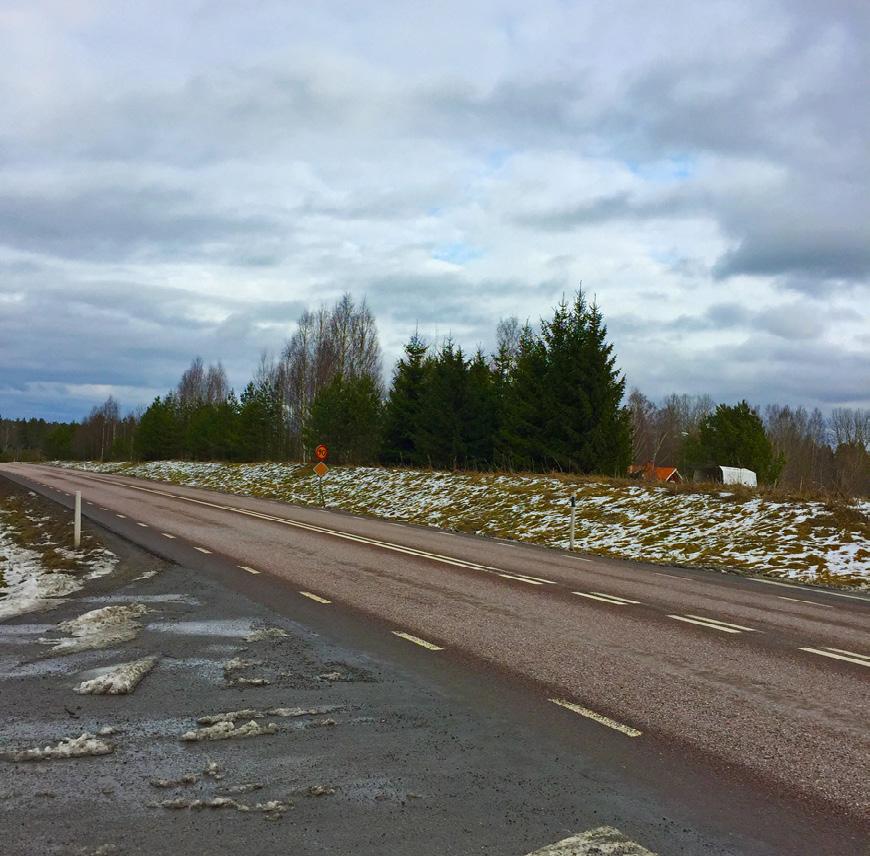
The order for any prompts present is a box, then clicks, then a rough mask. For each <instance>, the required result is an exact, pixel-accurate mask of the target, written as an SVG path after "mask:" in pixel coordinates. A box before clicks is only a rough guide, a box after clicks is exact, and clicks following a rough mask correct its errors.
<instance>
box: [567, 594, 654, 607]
mask: <svg viewBox="0 0 870 856" xmlns="http://www.w3.org/2000/svg"><path fill="white" fill-rule="evenodd" d="M571 594H578V595H580V597H588V598H589V599H590V600H600V601H601V602H602V603H610V604H612V605H613V606H628V604H630V603H640V601H639V600H628V598H625V597H617V596H616V595H614V594H604V593H603V592H600V591H572V592H571Z"/></svg>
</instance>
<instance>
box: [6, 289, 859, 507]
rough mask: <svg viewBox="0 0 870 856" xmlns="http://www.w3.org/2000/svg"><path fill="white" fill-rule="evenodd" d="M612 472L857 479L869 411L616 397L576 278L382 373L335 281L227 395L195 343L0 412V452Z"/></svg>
mask: <svg viewBox="0 0 870 856" xmlns="http://www.w3.org/2000/svg"><path fill="white" fill-rule="evenodd" d="M318 443H325V444H326V445H328V446H329V447H330V450H331V451H330V462H332V463H339V464H372V463H383V464H389V465H403V466H413V467H436V468H465V469H483V470H492V469H497V470H513V471H517V470H528V471H547V472H549V471H560V472H574V473H602V474H606V475H624V474H625V473H626V469H627V467H628V465H629V464H630V463H632V462H634V463H640V464H643V463H646V462H652V463H654V464H658V465H670V466H677V467H678V468H679V469H680V470H681V471H682V472H683V474H684V475H687V476H689V477H691V474H692V472H693V470H694V469H696V468H702V467H706V466H709V465H715V464H726V465H730V466H745V467H748V468H749V469H753V470H755V471H756V472H757V474H758V476H759V480H760V481H762V482H767V483H777V484H780V485H782V486H784V487H787V488H790V489H819V488H822V489H826V488H827V489H834V490H837V491H840V492H843V493H847V494H852V495H854V494H866V493H870V454H868V448H870V413H868V412H867V411H862V410H849V409H838V410H835V411H834V412H833V413H832V414H831V416H830V417H829V418H825V417H824V416H823V414H822V413H821V412H820V411H818V410H815V411H812V412H808V411H807V410H805V409H804V408H802V407H798V408H790V407H781V406H777V405H771V406H768V407H767V408H766V409H765V410H764V411H760V410H758V409H755V408H752V407H750V406H749V404H747V403H746V402H741V403H740V404H738V405H734V406H728V405H718V406H717V405H715V403H714V402H713V400H712V398H710V397H709V396H687V395H671V396H668V397H667V398H665V399H664V400H663V401H662V402H661V403H659V404H655V403H653V402H652V401H650V399H648V398H647V397H646V396H645V395H643V393H641V392H640V391H639V390H637V389H634V390H632V391H631V392H630V394H629V395H628V396H627V397H626V396H625V378H624V376H623V375H622V374H621V373H620V372H619V370H618V368H617V365H616V356H615V354H614V352H613V347H612V345H611V344H610V343H609V341H608V339H607V328H606V325H605V323H604V319H603V317H602V314H601V312H600V310H599V308H598V307H597V305H596V304H595V303H594V301H593V302H591V303H590V302H589V301H588V300H587V298H586V295H585V294H584V293H583V291H582V290H579V291H578V292H577V293H576V294H575V295H574V296H573V298H572V300H571V301H565V300H563V301H562V302H561V303H560V304H559V305H558V306H556V307H555V309H554V310H553V313H552V315H551V316H550V317H549V318H546V319H542V320H541V321H540V323H539V324H536V325H534V326H533V325H532V324H530V323H526V324H520V322H519V321H518V320H517V319H516V318H507V319H503V320H502V321H501V322H499V325H498V328H497V331H496V348H495V352H494V353H492V354H486V353H484V352H483V350H482V349H480V348H478V349H476V350H475V351H473V352H466V351H464V350H463V348H462V347H461V346H460V345H458V344H457V343H456V342H455V341H453V340H452V339H447V340H446V341H444V342H442V343H440V344H439V345H437V346H432V345H429V344H427V343H426V342H425V341H423V340H422V339H421V337H420V336H419V335H417V334H416V333H415V334H414V335H412V336H411V337H410V339H409V341H408V342H407V344H406V345H405V348H404V353H403V356H402V358H401V359H400V360H399V361H398V364H397V365H396V367H395V369H394V372H393V375H392V380H391V383H390V384H389V387H388V388H386V389H385V388H384V384H383V380H382V363H381V351H380V345H379V341H378V334H377V326H376V323H375V319H374V317H373V315H372V313H371V311H370V310H369V308H368V306H367V305H366V303H365V301H363V302H362V303H360V304H356V303H355V302H354V301H353V299H352V298H351V297H350V295H344V296H343V297H342V298H340V299H339V300H338V301H337V302H336V303H335V304H334V305H333V306H331V307H326V306H324V307H321V308H320V309H319V310H316V311H314V312H311V311H306V312H304V313H303V314H302V316H301V317H300V319H299V321H298V323H297V326H296V328H295V331H294V332H293V334H292V336H291V337H290V338H289V339H288V340H287V342H286V343H285V345H284V347H283V348H282V349H281V351H280V353H279V355H278V356H277V357H276V358H272V357H268V356H266V355H264V356H262V357H261V359H260V362H259V365H258V366H257V369H256V371H255V372H254V376H253V377H252V378H251V380H250V381H249V382H248V383H247V384H246V386H245V387H244V389H242V390H241V392H240V393H239V394H237V393H236V391H235V390H233V389H232V388H231V387H230V385H229V382H228V380H227V375H226V372H225V371H224V369H223V367H222V365H221V364H220V363H217V364H214V365H205V364H204V363H203V361H202V360H201V359H200V358H198V357H197V358H195V359H194V360H193V361H192V363H191V365H190V366H189V367H188V369H187V370H185V372H184V373H183V374H182V376H181V378H180V379H179V381H178V384H177V385H176V386H175V388H174V389H172V390H170V391H169V392H167V393H166V394H165V395H163V396H160V397H158V398H156V399H155V400H154V401H153V402H152V403H151V404H150V405H149V406H148V407H147V408H140V409H139V410H138V411H136V412H133V413H130V414H127V415H125V416H123V417H122V416H121V413H120V407H119V405H118V402H117V401H116V400H115V399H114V398H112V397H110V398H109V399H107V400H106V401H105V402H104V403H103V404H101V405H99V406H97V407H94V408H93V409H92V411H91V412H90V414H89V415H88V416H87V417H86V418H85V419H84V420H82V421H81V422H80V423H75V422H72V423H47V422H44V421H43V420H4V419H0V457H3V458H11V457H17V458H18V459H27V458H48V459H76V458H78V459H98V460H130V459H140V460H157V459H173V458H180V459H190V460H226V461H264V460H271V461H285V460H287V461H290V460H292V461H306V460H309V459H310V456H311V450H312V449H313V448H314V446H315V445H317V444H318Z"/></svg>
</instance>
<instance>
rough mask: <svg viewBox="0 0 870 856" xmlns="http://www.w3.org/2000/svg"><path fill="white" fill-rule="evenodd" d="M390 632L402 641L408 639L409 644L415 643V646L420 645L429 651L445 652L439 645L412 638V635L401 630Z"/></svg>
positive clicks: (416, 637)
mask: <svg viewBox="0 0 870 856" xmlns="http://www.w3.org/2000/svg"><path fill="white" fill-rule="evenodd" d="M390 632H391V633H392V634H393V636H399V637H400V638H402V639H407V640H408V641H409V642H413V643H414V644H415V645H419V646H420V647H421V648H426V649H427V650H428V651H443V650H444V649H443V648H440V647H439V646H438V645H433V644H432V643H431V642H427V641H426V640H425V639H421V638H420V637H419V636H412V635H411V634H410V633H405V632H403V631H401V630H391V631H390Z"/></svg>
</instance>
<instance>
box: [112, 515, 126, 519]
mask: <svg viewBox="0 0 870 856" xmlns="http://www.w3.org/2000/svg"><path fill="white" fill-rule="evenodd" d="M115 517H120V518H121V520H126V519H127V515H126V514H116V515H115Z"/></svg>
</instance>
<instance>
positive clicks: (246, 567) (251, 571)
mask: <svg viewBox="0 0 870 856" xmlns="http://www.w3.org/2000/svg"><path fill="white" fill-rule="evenodd" d="M239 567H240V568H241V569H242V570H243V571H247V572H248V573H249V574H259V573H260V572H259V571H258V570H257V569H256V568H252V567H249V566H248V565H239Z"/></svg>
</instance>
